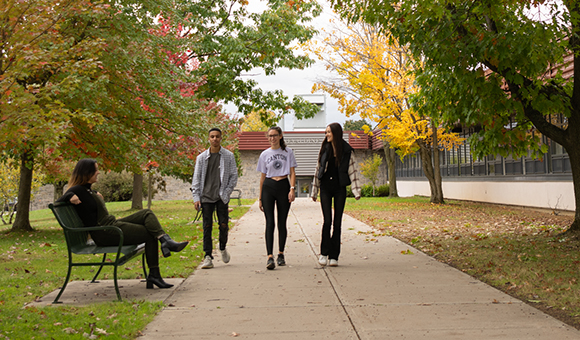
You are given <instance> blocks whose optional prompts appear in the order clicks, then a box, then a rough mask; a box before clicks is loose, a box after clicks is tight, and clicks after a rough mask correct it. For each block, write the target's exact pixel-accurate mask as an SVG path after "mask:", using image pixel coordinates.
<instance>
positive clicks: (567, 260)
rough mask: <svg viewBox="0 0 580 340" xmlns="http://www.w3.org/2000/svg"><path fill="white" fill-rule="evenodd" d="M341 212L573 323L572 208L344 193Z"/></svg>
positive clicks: (578, 246)
mask: <svg viewBox="0 0 580 340" xmlns="http://www.w3.org/2000/svg"><path fill="white" fill-rule="evenodd" d="M346 212H347V214H349V215H350V216H353V217H355V218H357V219H358V220H360V221H362V222H365V223H367V224H368V225H370V226H372V227H373V228H374V229H375V232H374V233H373V234H372V235H369V237H368V238H367V240H368V241H369V242H372V241H373V239H374V238H376V237H380V236H382V235H391V236H394V237H396V238H397V239H399V240H401V241H403V242H405V243H407V244H409V245H412V246H414V247H415V248H417V249H419V250H421V251H423V252H425V253H426V254H428V255H431V256H433V257H435V258H436V259H437V260H439V261H441V262H444V263H447V264H449V265H451V266H453V267H456V268H458V269H460V270H461V271H463V272H466V273H467V274H469V275H471V276H474V277H476V278H478V279H480V280H481V281H483V282H486V283H488V284H490V285H492V286H494V287H496V288H498V289H500V290H502V291H504V292H506V293H507V294H510V295H512V296H514V297H516V298H519V299H521V300H523V301H525V302H527V303H529V304H531V305H533V306H534V307H536V308H538V309H540V310H543V311H544V312H546V313H548V314H551V315H552V316H554V317H556V318H558V319H560V320H561V321H563V322H566V323H567V324H569V325H571V326H574V327H576V328H578V329H580V283H579V282H578V281H579V274H578V273H579V269H580V252H579V250H580V241H579V240H578V239H571V238H564V237H560V236H558V235H559V234H560V233H561V232H562V231H564V230H566V228H567V227H568V226H569V225H570V224H571V223H572V221H573V215H572V214H562V213H560V214H558V215H555V214H554V213H550V212H548V211H540V210H535V209H529V208H527V209H524V208H517V207H505V206H498V205H490V204H481V203H471V202H463V201H452V200H448V201H447V203H446V204H441V205H434V204H430V203H429V198H424V197H413V198H397V199H391V198H362V199H360V200H359V201H355V200H354V199H351V198H349V199H348V202H347V204H346Z"/></svg>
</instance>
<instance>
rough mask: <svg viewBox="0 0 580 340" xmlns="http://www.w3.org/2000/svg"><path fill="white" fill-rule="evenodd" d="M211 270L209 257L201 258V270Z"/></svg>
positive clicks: (211, 265)
mask: <svg viewBox="0 0 580 340" xmlns="http://www.w3.org/2000/svg"><path fill="white" fill-rule="evenodd" d="M210 268H213V261H212V260H211V256H209V255H206V256H205V257H204V258H203V263H202V264H201V269H210Z"/></svg>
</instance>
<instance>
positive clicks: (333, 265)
mask: <svg viewBox="0 0 580 340" xmlns="http://www.w3.org/2000/svg"><path fill="white" fill-rule="evenodd" d="M328 265H329V266H330V267H338V260H335V259H330V261H329V262H328Z"/></svg>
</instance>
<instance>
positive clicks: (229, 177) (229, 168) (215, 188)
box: [191, 128, 238, 269]
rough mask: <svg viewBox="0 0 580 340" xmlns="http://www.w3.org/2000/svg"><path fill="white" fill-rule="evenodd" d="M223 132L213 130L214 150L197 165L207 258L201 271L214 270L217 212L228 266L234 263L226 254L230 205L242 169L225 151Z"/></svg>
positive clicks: (196, 197) (196, 193)
mask: <svg viewBox="0 0 580 340" xmlns="http://www.w3.org/2000/svg"><path fill="white" fill-rule="evenodd" d="M221 142H222V132H221V130H220V129H218V128H212V129H210V130H209V143H210V148H209V149H208V150H205V151H204V152H202V153H201V154H200V155H199V156H197V159H196V161H195V172H194V173H193V180H192V183H191V191H192V193H193V202H194V204H195V209H196V210H197V211H199V209H201V212H202V218H203V251H204V252H205V257H204V259H203V264H202V266H201V268H203V269H209V268H213V261H212V260H213V255H212V250H213V242H212V237H211V234H212V228H213V216H212V215H213V212H214V211H217V217H218V225H219V248H220V252H221V256H222V261H224V263H228V262H230V254H229V253H228V251H227V250H226V244H227V242H228V231H229V226H228V221H229V212H228V202H229V201H230V195H231V193H232V191H233V190H234V188H235V186H236V184H237V183H238V169H237V167H236V159H235V157H234V154H233V153H231V152H230V151H228V150H226V149H224V148H222V146H221Z"/></svg>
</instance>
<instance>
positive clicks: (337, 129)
mask: <svg viewBox="0 0 580 340" xmlns="http://www.w3.org/2000/svg"><path fill="white" fill-rule="evenodd" d="M328 127H329V128H330V132H332V142H329V141H328V140H327V139H326V136H325V137H324V140H323V141H322V145H321V146H320V152H319V153H318V160H319V161H320V159H321V158H322V154H323V153H324V151H325V150H326V149H327V148H330V146H331V145H330V144H331V143H332V149H333V150H334V157H335V159H336V165H337V166H338V165H339V164H340V161H341V160H342V146H343V144H344V143H343V139H342V126H340V124H338V123H330V124H328Z"/></svg>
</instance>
